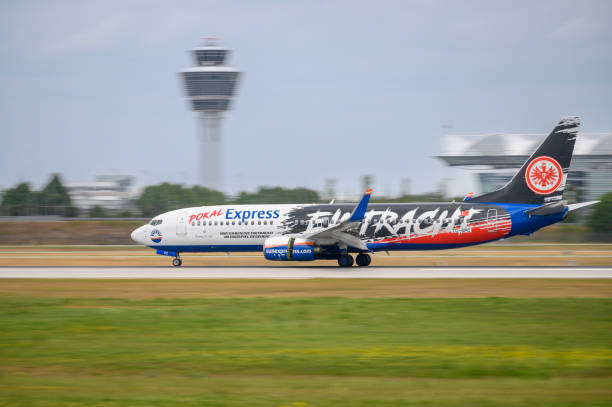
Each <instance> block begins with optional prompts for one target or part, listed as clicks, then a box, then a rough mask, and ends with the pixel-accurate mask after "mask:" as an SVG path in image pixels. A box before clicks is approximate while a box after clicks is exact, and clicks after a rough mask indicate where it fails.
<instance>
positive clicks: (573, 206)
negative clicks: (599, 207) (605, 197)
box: [567, 201, 599, 211]
mask: <svg viewBox="0 0 612 407" xmlns="http://www.w3.org/2000/svg"><path fill="white" fill-rule="evenodd" d="M598 202H599V201H589V202H580V203H575V204H571V205H567V209H568V211H575V210H576V209H580V208H584V207H585V206H589V205H594V204H596V203H598Z"/></svg>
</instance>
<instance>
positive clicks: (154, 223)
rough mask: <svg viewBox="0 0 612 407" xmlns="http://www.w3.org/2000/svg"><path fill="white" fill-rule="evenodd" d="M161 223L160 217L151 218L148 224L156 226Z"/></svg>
mask: <svg viewBox="0 0 612 407" xmlns="http://www.w3.org/2000/svg"><path fill="white" fill-rule="evenodd" d="M161 223H162V219H153V220H152V221H151V222H149V225H151V226H157V225H161Z"/></svg>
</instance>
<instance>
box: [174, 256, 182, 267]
mask: <svg viewBox="0 0 612 407" xmlns="http://www.w3.org/2000/svg"><path fill="white" fill-rule="evenodd" d="M181 264H183V261H182V260H181V259H179V258H178V257H177V258H175V259H173V260H172V265H173V266H174V267H179V266H180V265H181Z"/></svg>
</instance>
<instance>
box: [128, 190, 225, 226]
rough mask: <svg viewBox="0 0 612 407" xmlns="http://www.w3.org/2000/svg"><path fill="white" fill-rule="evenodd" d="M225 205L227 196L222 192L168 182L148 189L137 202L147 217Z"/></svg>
mask: <svg viewBox="0 0 612 407" xmlns="http://www.w3.org/2000/svg"><path fill="white" fill-rule="evenodd" d="M223 203H225V195H224V194H223V193H222V192H219V191H213V190H211V189H208V188H204V187H199V186H193V187H191V188H185V187H183V186H182V185H178V184H169V183H167V182H164V183H163V184H160V185H152V186H148V187H146V188H145V189H144V191H142V194H141V195H140V197H139V198H138V201H137V204H138V206H139V207H140V210H141V211H142V214H143V215H144V216H147V217H151V216H155V215H158V214H160V213H162V212H167V211H170V210H173V209H179V208H185V207H189V206H204V205H221V204H223Z"/></svg>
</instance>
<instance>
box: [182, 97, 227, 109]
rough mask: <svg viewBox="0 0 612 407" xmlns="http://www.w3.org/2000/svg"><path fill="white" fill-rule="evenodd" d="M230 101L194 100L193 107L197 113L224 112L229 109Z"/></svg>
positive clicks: (192, 101)
mask: <svg viewBox="0 0 612 407" xmlns="http://www.w3.org/2000/svg"><path fill="white" fill-rule="evenodd" d="M229 102H230V101H229V99H195V100H194V99H192V100H191V107H192V108H193V110H196V111H223V110H228V109H229Z"/></svg>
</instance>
